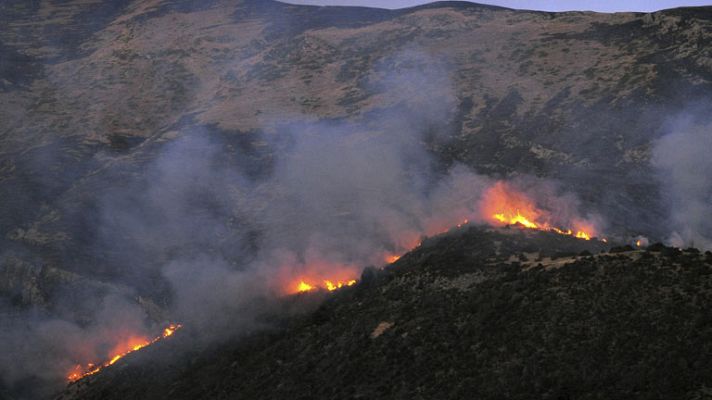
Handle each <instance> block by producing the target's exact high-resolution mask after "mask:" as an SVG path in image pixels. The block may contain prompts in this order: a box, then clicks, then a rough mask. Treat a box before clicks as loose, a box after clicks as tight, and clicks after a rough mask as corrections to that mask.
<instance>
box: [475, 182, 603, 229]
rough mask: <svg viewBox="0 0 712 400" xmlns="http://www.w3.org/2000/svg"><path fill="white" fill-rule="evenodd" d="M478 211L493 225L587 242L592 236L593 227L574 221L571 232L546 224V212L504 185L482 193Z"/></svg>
mask: <svg viewBox="0 0 712 400" xmlns="http://www.w3.org/2000/svg"><path fill="white" fill-rule="evenodd" d="M480 208H481V212H482V214H483V217H484V218H485V219H486V220H488V221H490V223H492V224H495V225H517V224H518V225H521V226H523V227H525V228H529V229H539V230H544V231H551V232H556V233H558V234H561V235H569V236H573V237H576V238H579V239H583V240H591V237H593V236H594V234H595V229H594V228H593V226H592V225H591V224H589V223H587V222H585V221H574V222H573V225H574V226H575V229H574V230H572V229H562V228H557V227H556V226H554V225H552V223H551V222H550V219H551V218H550V217H549V213H547V212H546V211H545V210H542V209H540V208H539V207H537V206H536V204H534V202H533V201H532V200H531V199H530V198H528V197H527V196H526V195H525V194H524V193H521V192H518V191H517V190H515V189H514V188H512V187H510V185H508V184H506V183H504V182H497V183H496V184H494V185H493V186H492V187H490V188H489V189H488V190H487V191H486V192H485V194H484V196H483V198H482V203H481V205H480Z"/></svg>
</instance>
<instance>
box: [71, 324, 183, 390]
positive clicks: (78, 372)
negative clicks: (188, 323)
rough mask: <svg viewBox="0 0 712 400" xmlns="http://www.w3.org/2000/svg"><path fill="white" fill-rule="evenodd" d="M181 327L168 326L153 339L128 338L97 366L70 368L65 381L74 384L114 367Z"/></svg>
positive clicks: (88, 365) (179, 325)
mask: <svg viewBox="0 0 712 400" xmlns="http://www.w3.org/2000/svg"><path fill="white" fill-rule="evenodd" d="M182 327H183V326H182V325H181V324H170V325H168V327H166V328H165V329H163V332H162V333H161V335H160V336H157V337H155V338H153V339H147V338H144V337H140V336H133V337H130V338H129V339H128V340H126V341H124V342H122V343H119V344H118V345H116V346H114V350H113V351H112V352H111V354H112V356H111V358H109V360H108V361H106V362H104V363H102V364H99V365H96V364H93V363H89V364H86V365H81V364H77V365H75V366H74V368H72V370H71V371H70V372H69V373H68V374H67V380H68V381H70V382H75V381H78V380H80V379H82V378H84V377H87V376H89V375H94V374H96V373H97V372H99V371H101V370H102V369H103V368H106V367H108V366H110V365H114V364H115V363H116V362H117V361H119V360H120V359H122V358H124V357H125V356H126V355H128V354H130V353H133V352H135V351H138V350H141V349H142V348H144V347H146V346H149V345H151V344H153V343H156V342H158V341H159V340H162V339H165V338H167V337H169V336H171V335H173V334H174V333H175V332H176V331H177V330H178V329H180V328H182Z"/></svg>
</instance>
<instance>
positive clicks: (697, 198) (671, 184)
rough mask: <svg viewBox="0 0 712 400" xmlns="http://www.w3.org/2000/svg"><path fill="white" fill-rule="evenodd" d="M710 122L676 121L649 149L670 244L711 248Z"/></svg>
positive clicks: (711, 170)
mask: <svg viewBox="0 0 712 400" xmlns="http://www.w3.org/2000/svg"><path fill="white" fill-rule="evenodd" d="M710 149H712V125H709V124H707V125H701V124H696V123H694V122H692V121H691V120H689V119H684V120H678V121H676V122H675V123H674V124H673V125H672V128H671V133H669V134H668V135H666V136H664V137H663V138H661V139H660V140H659V141H658V143H657V144H656V146H655V148H654V151H653V158H652V163H653V165H654V167H656V168H657V171H658V176H659V179H660V183H661V188H662V191H663V193H662V194H663V196H665V198H666V199H667V201H668V204H669V207H670V221H669V224H670V227H671V235H670V238H669V241H670V243H671V244H672V245H674V246H679V247H682V246H695V247H702V248H705V249H712V220H711V219H710V216H711V215H712V180H710V176H712V158H710V155H709V152H710Z"/></svg>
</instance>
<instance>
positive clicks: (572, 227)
mask: <svg viewBox="0 0 712 400" xmlns="http://www.w3.org/2000/svg"><path fill="white" fill-rule="evenodd" d="M567 206H571V205H570V204H567ZM478 214H479V217H478V218H476V219H478V220H480V221H483V222H486V223H488V224H490V225H493V226H506V225H516V226H519V227H522V228H526V229H536V230H541V231H548V232H554V233H558V234H560V235H567V236H573V237H575V238H578V239H582V240H591V239H592V238H595V237H596V236H597V229H596V228H595V224H594V223H592V222H589V221H587V220H585V219H583V218H579V217H573V218H572V217H569V218H564V217H562V216H560V215H556V214H557V213H555V212H552V211H548V210H547V209H545V208H543V207H541V206H539V205H538V204H537V202H536V201H535V200H534V199H533V198H531V197H530V196H528V195H527V194H526V193H524V192H522V191H520V190H517V189H516V188H515V187H514V186H513V185H512V184H510V183H507V182H504V181H498V182H495V183H494V184H493V185H491V186H489V188H487V189H486V190H485V191H484V193H483V195H482V198H481V201H480V203H479V207H478ZM469 223H470V220H469V219H461V222H460V223H457V224H455V225H449V226H450V227H452V226H456V227H457V228H461V227H463V226H465V225H467V224H469ZM450 224H452V222H450ZM567 225H568V226H567ZM444 226H448V225H447V223H446V221H444V220H442V221H441V220H438V221H436V223H433V224H432V225H431V226H430V228H431V229H427V230H428V231H427V232H425V235H427V236H430V235H437V234H443V233H446V232H448V231H449V229H443V227H444ZM564 226H566V227H564ZM411 233H412V232H408V235H405V236H413V237H415V236H417V235H410V234H411ZM601 241H603V242H606V239H601ZM412 243H413V244H412V245H411V246H408V248H407V249H406V251H403V253H406V252H407V251H410V250H413V249H414V248H416V247H418V246H419V245H420V241H417V242H412ZM401 256H402V254H397V253H393V252H390V253H386V254H385V255H384V256H383V260H384V261H385V262H386V263H387V264H392V263H394V262H396V261H398V260H399V259H400V258H401ZM320 271H322V272H324V273H327V272H328V271H340V274H339V275H341V276H343V275H344V273H347V274H348V275H350V276H356V274H357V271H356V268H355V267H347V266H338V267H337V266H328V267H327V268H321V269H320ZM311 275H314V274H311ZM320 275H322V274H317V276H320ZM332 279H333V278H332ZM290 282H291V283H290V284H289V285H288V287H289V289H288V290H287V293H289V294H295V293H305V292H311V291H314V290H320V289H321V290H328V291H334V290H336V289H340V288H342V287H345V286H351V285H354V284H355V283H356V279H352V278H348V279H341V280H328V279H323V278H307V277H305V275H300V276H298V277H297V278H294V279H291V280H290Z"/></svg>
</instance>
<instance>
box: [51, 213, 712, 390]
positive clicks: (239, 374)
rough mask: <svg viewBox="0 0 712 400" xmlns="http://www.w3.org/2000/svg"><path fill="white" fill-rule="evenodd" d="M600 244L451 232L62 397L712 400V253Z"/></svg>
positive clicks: (149, 355)
mask: <svg viewBox="0 0 712 400" xmlns="http://www.w3.org/2000/svg"><path fill="white" fill-rule="evenodd" d="M602 248H603V246H602V244H601V243H596V242H587V241H581V240H576V239H573V238H568V237H562V236H559V235H556V234H553V233H540V232H531V231H526V232H524V231H520V230H519V229H516V228H511V229H503V230H487V229H482V228H479V227H467V228H463V229H460V230H458V231H454V232H451V233H450V234H449V235H447V236H443V237H438V238H434V239H431V240H430V241H428V242H426V243H424V244H423V245H422V247H420V248H418V249H416V250H415V251H413V252H412V253H409V254H408V255H406V256H405V257H403V258H402V259H401V260H399V261H398V262H397V263H396V264H394V265H393V266H391V267H389V268H388V269H386V270H382V271H375V270H367V272H365V273H364V276H363V278H362V279H361V282H360V283H359V284H358V285H357V286H355V287H351V288H346V289H343V290H342V291H340V292H338V293H336V294H335V295H334V296H333V297H332V298H329V299H328V300H326V301H325V302H324V304H323V305H322V306H321V307H319V308H318V309H317V310H316V311H314V312H313V313H310V314H308V315H307V316H306V317H300V318H297V319H295V320H293V321H291V322H289V323H285V324H284V325H283V328H281V329H278V330H276V331H271V332H266V333H257V334H253V335H251V336H249V337H248V338H246V339H243V340H235V341H231V342H227V343H223V344H221V345H218V346H215V347H214V348H212V349H210V350H203V351H200V352H194V353H192V355H191V356H186V357H184V358H182V359H181V358H180V357H176V355H175V353H176V349H178V348H181V346H185V345H186V343H190V340H189V339H188V337H187V335H186V336H185V337H182V338H181V340H182V341H178V342H173V343H165V345H166V346H164V347H160V348H151V349H148V350H147V351H146V353H144V354H137V356H136V357H135V358H130V359H127V360H126V361H125V362H123V364H122V365H117V366H115V367H112V368H109V369H107V370H105V371H104V372H102V373H100V374H98V375H96V376H92V377H88V378H86V379H85V380H83V381H80V382H79V383H76V384H73V385H70V386H69V388H68V389H67V391H66V392H65V393H64V394H63V395H62V396H61V397H59V398H61V399H65V400H67V399H125V398H142V399H164V398H171V399H196V398H211V399H235V398H237V399H267V398H268V399H313V398H368V399H413V398H422V399H435V398H449V399H472V398H482V399H500V398H508V399H529V398H552V399H571V398H577V399H582V398H689V399H702V398H709V396H710V395H712V393H710V385H711V384H712V381H711V378H710V371H711V369H712V363H711V362H710V360H709V357H708V356H707V350H706V349H708V348H709V346H710V343H711V342H710V339H712V320H710V318H709V316H708V315H707V312H706V310H708V309H709V307H710V306H711V305H712V304H711V302H712V292H711V291H710V288H711V287H712V286H711V285H712V279H711V277H712V253H709V252H707V253H705V254H702V253H700V252H699V251H697V250H695V249H688V250H686V251H684V252H682V251H680V250H677V249H674V248H669V247H664V246H653V247H650V248H649V249H648V250H633V249H632V248H618V249H614V250H612V251H611V252H601V253H599V250H600V249H602ZM306 296H311V294H308V295H306ZM196 353H197V354H196Z"/></svg>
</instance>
